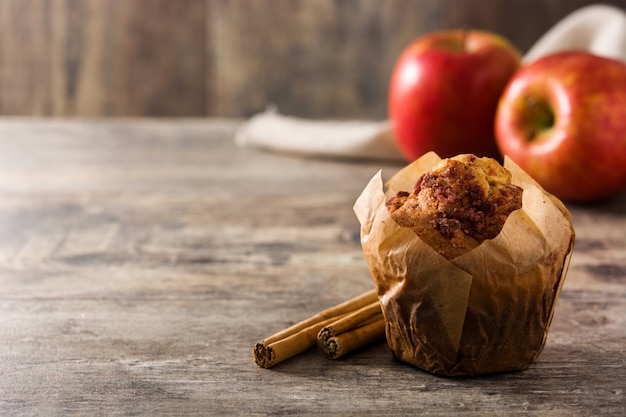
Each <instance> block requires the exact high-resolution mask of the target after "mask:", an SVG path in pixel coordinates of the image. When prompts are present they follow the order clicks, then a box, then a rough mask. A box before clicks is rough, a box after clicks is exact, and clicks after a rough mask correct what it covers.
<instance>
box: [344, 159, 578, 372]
mask: <svg viewBox="0 0 626 417" xmlns="http://www.w3.org/2000/svg"><path fill="white" fill-rule="evenodd" d="M440 160H441V159H440V158H439V157H438V156H437V155H436V154H434V153H432V152H431V153H428V154H426V155H424V156H422V157H421V158H419V159H418V160H416V161H415V162H413V163H412V164H410V165H408V166H407V167H405V168H404V169H402V170H401V171H400V172H398V173H397V174H396V175H394V177H393V178H392V179H391V180H389V181H388V183H387V184H386V191H385V188H384V187H383V183H382V175H381V172H378V173H377V174H376V175H375V176H374V177H373V178H372V180H371V181H370V182H369V184H368V185H367V186H366V187H365V189H364V190H363V192H362V194H361V196H360V197H359V198H358V199H357V201H356V203H355V205H354V211H355V213H356V215H357V217H358V219H359V221H360V223H361V243H362V246H363V252H364V255H365V259H366V260H367V264H368V267H369V270H370V272H371V274H372V277H373V279H374V282H375V284H376V288H377V292H378V296H379V299H380V301H381V304H382V309H383V314H384V317H385V322H386V328H385V331H386V336H387V342H388V344H389V347H390V348H391V350H392V352H393V354H394V356H395V357H396V358H398V359H399V360H402V361H404V362H408V363H410V364H412V365H414V366H416V367H418V368H421V369H423V370H426V371H428V372H432V373H435V374H440V375H449V376H454V375H480V374H487V373H494V372H504V371H518V370H523V369H526V368H527V367H528V366H529V365H530V364H531V363H532V362H533V361H534V360H535V358H536V357H537V356H538V355H539V353H541V350H542V349H543V346H544V344H545V341H546V337H547V334H548V329H549V327H550V322H551V320H552V316H553V313H554V309H555V306H556V301H557V298H558V296H559V293H560V290H561V288H562V285H563V281H564V279H565V275H566V272H567V268H568V266H569V261H570V258H571V254H572V250H573V245H574V229H573V226H572V222H571V217H570V213H569V212H568V210H567V209H566V208H565V206H564V205H563V204H562V203H561V202H560V201H559V200H558V199H557V198H556V197H554V196H552V195H551V194H549V193H547V192H546V191H544V190H543V189H542V188H541V187H540V186H539V185H538V184H537V183H536V182H535V181H534V180H533V179H532V178H531V177H529V176H528V175H527V174H526V173H525V172H524V171H522V170H521V169H520V168H519V167H518V166H517V165H516V164H515V163H513V161H511V160H510V159H509V158H506V157H505V162H504V166H505V168H507V169H508V170H509V171H510V172H511V174H512V183H513V184H516V185H518V186H520V187H522V189H523V190H524V191H523V195H522V208H521V209H519V210H516V211H514V212H513V213H511V214H510V215H509V217H508V218H507V221H506V223H505V224H504V227H503V229H502V231H501V232H500V234H499V235H498V236H496V237H495V238H494V239H492V240H486V241H484V242H483V243H482V244H481V245H479V246H478V247H477V248H475V249H473V250H471V251H469V252H467V253H465V254H463V255H461V256H459V257H457V258H455V259H452V260H447V259H446V258H444V257H443V256H441V255H440V254H439V253H438V252H436V251H435V250H433V249H432V248H431V247H430V246H429V245H427V244H426V243H424V242H423V241H422V240H421V239H420V238H419V237H418V236H417V235H416V234H415V233H414V232H413V230H411V229H409V228H403V227H400V226H399V225H398V224H397V223H396V222H395V221H394V220H393V219H392V218H391V216H390V215H389V212H388V210H387V207H386V205H385V201H386V200H387V199H389V198H391V197H392V196H394V195H395V194H396V193H397V192H398V191H409V192H410V191H412V190H413V187H414V186H415V183H416V181H417V180H418V179H419V178H420V176H421V175H422V174H424V173H426V172H428V171H430V170H431V169H432V168H433V166H434V165H436V164H437V163H438V162H439V161H440Z"/></svg>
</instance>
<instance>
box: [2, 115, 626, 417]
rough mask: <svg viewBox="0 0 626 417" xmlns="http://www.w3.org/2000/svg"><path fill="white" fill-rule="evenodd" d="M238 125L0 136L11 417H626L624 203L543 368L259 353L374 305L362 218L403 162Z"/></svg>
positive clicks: (5, 383)
mask: <svg viewBox="0 0 626 417" xmlns="http://www.w3.org/2000/svg"><path fill="white" fill-rule="evenodd" d="M236 127H237V122H236V121H228V120H174V121H172V120H169V121H168V120H161V121H156V120H132V119H131V120H124V119H119V120H117V119H114V120H107V121H103V120H100V121H98V120H92V121H89V120H51V119H48V120H45V119H39V120H38V119H34V120H31V119H0V415H2V416H12V415H42V416H55V415H287V414H295V415H313V414H317V415H319V414H323V415H342V416H346V415H364V414H372V415H393V416H398V415H439V416H449V415H458V416H503V415H512V416H517V415H523V416H600V415H615V416H617V415H625V414H626V406H625V402H624V390H625V389H626V383H625V382H624V381H626V371H625V342H626V196H621V197H619V198H616V199H614V200H612V201H609V202H605V203H603V204H597V205H593V206H574V205H570V206H569V207H570V209H571V211H572V214H573V219H574V223H575V227H576V232H577V243H576V248H575V251H574V256H573V259H572V263H571V267H570V272H569V275H568V277H567V280H566V283H565V286H564V289H563V292H562V294H561V298H560V300H559V303H558V307H557V311H556V314H555V317H554V321H553V324H552V328H551V332H550V335H549V337H548V340H547V344H546V346H545V349H544V351H543V353H542V354H541V356H540V357H539V358H538V360H537V361H536V363H535V364H534V365H532V366H531V368H530V369H528V370H526V371H523V372H519V373H509V374H500V375H492V376H486V377H479V378H443V377H437V376H433V375H430V374H427V373H425V372H422V371H420V370H418V369H415V368H412V367H410V366H408V365H405V364H402V363H400V362H398V361H396V360H395V359H394V358H393V357H392V355H391V353H390V351H389V350H388V348H387V346H386V344H385V343H384V342H380V343H377V344H374V345H372V346H370V347H367V348H364V349H362V350H360V351H357V352H354V353H352V354H350V355H348V356H346V357H344V358H341V359H338V360H335V361H332V360H329V359H326V358H324V357H323V356H321V355H320V354H319V352H317V351H316V350H311V351H308V352H306V353H304V354H302V355H300V356H297V357H295V358H292V359H290V360H287V361H286V362H283V363H281V364H279V365H277V366H276V367H274V368H272V369H269V370H268V369H262V368H259V367H257V366H256V365H255V364H254V362H253V360H252V355H251V349H252V347H253V345H254V343H255V342H257V341H260V340H261V339H263V338H264V337H266V336H269V335H270V334H272V333H274V332H276V331H278V330H281V329H283V328H285V327H287V326H288V325H290V324H293V323H294V322H295V321H298V320H301V319H304V318H306V317H308V316H310V315H312V314H314V313H316V312H318V311H320V310H322V309H324V308H327V307H329V306H331V305H334V304H337V303H339V302H341V301H343V300H345V299H348V298H350V297H352V296H356V295H358V294H360V293H362V292H365V291H367V290H370V289H372V288H373V283H372V281H371V278H370V277H369V274H368V271H367V268H366V265H365V261H364V259H363V256H362V252H361V247H360V243H359V225H358V222H357V220H356V218H355V216H354V214H353V212H352V205H353V203H354V200H355V199H356V197H357V196H358V195H359V194H360V192H361V190H362V189H363V187H364V186H365V185H366V183H367V182H368V181H369V179H370V178H371V177H372V176H373V175H374V174H375V173H376V171H378V170H379V169H381V168H382V169H383V172H384V176H385V177H389V176H391V175H393V173H394V172H395V171H396V170H398V169H399V168H401V166H400V165H394V164H381V163H378V162H363V161H361V162H349V161H339V160H328V159H316V158H302V157H298V156H294V155H282V154H273V153H267V152H263V151H258V150H255V149H249V148H245V149H244V148H237V147H236V146H235V145H234V144H233V140H232V136H233V133H234V131H235V128H236Z"/></svg>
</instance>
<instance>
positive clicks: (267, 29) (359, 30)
mask: <svg viewBox="0 0 626 417" xmlns="http://www.w3.org/2000/svg"><path fill="white" fill-rule="evenodd" d="M592 3H595V2H594V1H591V0H511V1H500V0H394V1H384V2H381V1H379V0H178V1H168V0H123V1H110V0H0V63H1V65H0V114H2V115H37V116H41V115H44V116H88V117H92V116H96V117H100V116H104V117H107V116H213V117H215V116H219V117H247V116H249V115H251V114H253V113H256V112H259V111H262V110H263V109H264V108H265V107H266V106H267V105H268V104H275V105H277V106H278V107H279V108H280V109H281V110H282V111H283V112H285V113H288V114H291V115H294V116H300V117H308V118H340V119H347V118H367V119H382V118H385V117H386V114H387V111H386V107H387V105H386V102H387V98H386V97H387V86H388V82H389V77H390V74H391V71H392V68H393V64H394V62H395V60H396V59H397V57H398V55H399V54H400V52H401V51H402V49H404V47H405V46H406V45H408V43H409V42H410V41H411V40H412V39H414V38H416V37H418V36H420V35H422V34H424V33H427V32H430V31H434V30H438V29H448V28H458V27H464V28H476V29H484V30H492V31H496V32H498V33H501V34H503V35H504V36H506V37H508V38H509V39H510V40H511V41H512V42H513V43H515V44H516V45H517V46H518V47H519V48H520V49H521V50H522V51H525V50H527V49H528V48H529V47H530V46H531V45H532V44H533V43H534V42H535V41H536V40H537V39H538V38H539V36H540V35H541V34H543V33H544V32H545V31H546V30H548V29H549V28H550V27H551V26H552V25H554V24H555V23H556V22H558V21H559V20H560V19H562V18H563V17H564V16H565V15H566V14H567V13H569V12H571V11H573V10H575V9H576V8H578V7H582V6H585V5H588V4H592ZM604 3H607V4H614V5H618V6H621V7H623V8H626V0H607V1H605V2H604Z"/></svg>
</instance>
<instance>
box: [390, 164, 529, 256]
mask: <svg viewBox="0 0 626 417" xmlns="http://www.w3.org/2000/svg"><path fill="white" fill-rule="evenodd" d="M386 205H387V208H388V209H389V212H390V214H391V218H392V219H393V220H395V221H396V223H398V224H399V225H400V226H402V227H408V228H411V229H412V230H413V231H414V232H415V233H416V234H417V235H418V236H419V237H420V238H421V239H422V240H423V241H424V242H426V243H427V244H428V245H430V246H431V247H432V248H433V249H435V250H437V251H438V252H439V253H441V254H442V255H443V256H445V257H446V258H448V259H452V258H455V257H457V256H459V255H461V254H463V253H466V252H468V251H470V250H471V249H474V248H475V247H477V246H478V245H479V244H481V243H482V242H483V241H484V240H486V239H493V238H494V237H496V236H497V235H498V233H500V230H502V227H503V226H504V222H505V221H506V219H507V217H508V216H509V214H511V212H513V211H514V210H517V209H519V208H521V207H522V189H521V188H520V187H519V186H517V185H514V184H511V173H510V172H509V171H507V170H506V169H505V168H504V167H503V166H502V165H500V164H499V163H498V162H497V161H496V160H494V159H491V158H478V157H476V156H475V155H471V154H464V155H458V156H456V157H453V158H449V159H444V160H443V161H441V162H439V163H438V164H437V165H436V166H435V167H434V168H433V169H432V170H431V171H429V172H428V173H426V174H424V175H422V176H421V177H420V178H419V179H418V180H417V183H416V184H415V187H414V188H413V192H412V193H409V192H408V191H399V192H398V193H397V194H396V195H395V196H394V197H392V198H391V199H389V200H388V201H387V203H386Z"/></svg>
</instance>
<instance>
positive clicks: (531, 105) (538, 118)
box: [526, 97, 554, 139]
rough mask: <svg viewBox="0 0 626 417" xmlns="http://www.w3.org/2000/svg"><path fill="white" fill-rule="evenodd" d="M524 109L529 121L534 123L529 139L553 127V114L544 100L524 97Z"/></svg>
mask: <svg viewBox="0 0 626 417" xmlns="http://www.w3.org/2000/svg"><path fill="white" fill-rule="evenodd" d="M526 107H527V109H528V112H529V114H530V120H532V121H534V123H533V125H534V126H535V129H534V131H533V132H532V133H531V136H532V137H531V139H534V138H536V137H537V135H538V134H539V132H541V131H543V130H547V129H550V128H551V127H552V126H554V113H553V112H552V109H551V108H550V106H549V104H548V103H547V102H546V101H545V100H537V99H536V98H534V97H526Z"/></svg>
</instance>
